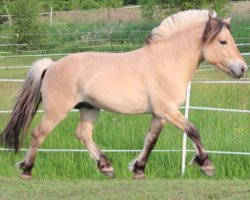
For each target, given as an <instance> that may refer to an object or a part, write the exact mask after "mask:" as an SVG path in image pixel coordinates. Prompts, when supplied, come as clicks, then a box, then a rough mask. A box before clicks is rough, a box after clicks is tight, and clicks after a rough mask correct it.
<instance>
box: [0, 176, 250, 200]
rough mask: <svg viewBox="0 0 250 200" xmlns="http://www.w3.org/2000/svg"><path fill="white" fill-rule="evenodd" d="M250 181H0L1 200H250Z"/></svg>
mask: <svg viewBox="0 0 250 200" xmlns="http://www.w3.org/2000/svg"><path fill="white" fill-rule="evenodd" d="M249 185H250V180H223V181H216V180H182V179H176V180H171V181H168V180H157V179H156V180H146V181H124V180H108V181H92V180H84V181H60V180H47V181H44V180H43V181H41V180H36V179H34V180H32V181H23V180H20V179H17V178H5V177H0V199H4V200H13V199H19V200H23V199H25V200H29V199H32V200H33V199H40V200H43V199H53V200H59V199H72V200H77V199H88V200H91V199H95V200H98V199H108V200H113V199H148V200H151V199H169V200H184V199H192V200H200V199H210V200H221V199H223V200H248V199H249V198H250V190H249Z"/></svg>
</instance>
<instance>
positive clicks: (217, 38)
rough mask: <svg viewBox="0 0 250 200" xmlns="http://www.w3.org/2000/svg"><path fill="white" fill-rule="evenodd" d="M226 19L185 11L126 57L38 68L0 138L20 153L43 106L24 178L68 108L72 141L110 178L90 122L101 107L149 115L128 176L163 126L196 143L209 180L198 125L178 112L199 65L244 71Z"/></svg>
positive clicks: (139, 174)
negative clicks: (74, 115) (76, 118)
mask: <svg viewBox="0 0 250 200" xmlns="http://www.w3.org/2000/svg"><path fill="white" fill-rule="evenodd" d="M229 23H230V19H225V20H220V19H217V18H216V13H215V12H213V11H208V10H189V11H184V12H179V13H177V14H174V15H172V16H169V17H167V18H166V19H164V20H163V21H162V23H161V24H160V25H159V26H158V27H156V28H154V29H153V31H152V32H151V34H150V35H149V37H148V38H147V40H146V44H145V45H144V46H143V47H142V48H140V49H137V50H134V51H130V52H125V53H97V52H88V53H75V54H71V55H68V56H66V57H64V58H62V59H60V60H58V61H56V62H53V61H52V60H50V59H42V60H39V61H37V62H35V63H34V64H33V65H32V67H31V69H30V71H29V73H28V77H27V79H26V81H25V82H24V84H23V87H22V89H21V91H20V95H19V97H18V99H17V102H16V104H15V106H14V109H13V112H12V114H11V117H10V121H9V123H8V125H7V127H6V128H5V129H4V131H3V132H2V134H1V140H2V142H3V143H4V144H5V147H6V148H14V149H15V150H16V151H18V150H19V148H20V146H21V143H22V142H23V140H24V138H25V135H26V132H27V129H28V127H29V125H30V123H31V120H32V118H33V117H34V115H35V113H36V111H37V108H38V105H39V104H40V102H41V101H42V103H43V109H44V114H43V117H42V119H41V121H40V123H39V125H38V126H37V127H36V128H35V129H34V130H33V131H32V139H31V144H30V148H29V150H28V152H27V154H26V157H25V159H24V160H23V161H22V162H20V163H19V164H18V166H19V168H20V169H21V170H22V174H21V177H22V178H30V177H31V171H32V168H33V165H34V162H35V157H36V154H37V151H38V148H39V146H40V145H41V144H42V143H43V141H44V140H45V138H46V137H47V136H48V134H49V133H50V132H51V131H52V129H53V128H54V127H55V126H56V125H57V124H58V123H59V122H60V121H62V119H64V118H65V117H66V115H67V114H68V113H69V112H70V110H71V109H73V108H77V109H79V111H80V122H79V124H78V127H77V130H76V137H77V138H79V140H80V141H81V142H82V143H84V145H85V147H86V148H87V149H88V150H89V152H90V154H91V156H92V157H93V158H94V159H95V160H96V163H97V167H98V168H99V170H100V171H101V172H102V173H104V174H105V175H107V176H110V177H113V176H114V170H113V168H112V165H111V162H110V161H109V160H108V158H107V157H106V156H105V155H104V154H103V153H102V152H101V150H100V149H99V148H98V147H97V146H96V144H95V142H94V141H93V138H92V134H93V128H94V123H95V121H96V118H97V116H98V114H99V112H100V110H101V109H103V110H106V111H110V112H116V113H125V114H140V113H150V114H152V121H151V124H150V129H149V132H148V134H147V136H146V139H145V143H144V147H143V150H142V151H141V153H140V155H139V156H138V158H137V159H136V160H135V162H133V163H132V167H131V170H132V172H133V174H134V178H136V179H140V178H144V170H145V166H146V163H147V160H148V157H149V155H150V152H151V150H152V149H153V148H154V146H155V144H156V142H157V139H158V136H159V134H160V132H161V130H162V128H163V126H164V124H165V123H166V122H169V123H171V124H172V125H174V126H176V127H177V128H179V129H181V130H183V131H185V132H186V134H187V135H188V136H189V138H190V139H191V140H192V142H193V143H194V146H195V149H196V156H195V157H194V159H193V161H194V162H195V163H197V164H198V165H199V166H200V167H201V170H202V172H204V173H205V174H206V175H209V176H212V175H213V174H214V167H213V165H212V163H211V161H210V160H209V158H208V154H207V153H206V151H205V149H204V148H203V145H202V142H201V139H200V135H199V133H198V130H197V129H196V128H195V126H194V125H193V124H192V123H190V122H189V121H187V120H186V119H185V117H184V116H183V115H182V114H181V112H180V111H179V106H180V105H181V104H182V103H183V102H184V101H185V94H186V88H187V85H188V82H189V81H190V80H191V78H192V76H193V74H194V72H195V70H196V69H197V67H198V66H199V64H200V63H201V62H202V61H204V60H205V61H207V62H209V63H211V64H212V65H214V66H215V67H217V68H219V69H221V70H222V71H224V72H226V73H227V74H229V75H231V76H232V77H234V78H241V77H242V76H243V75H244V73H245V72H246V71H247V65H246V63H245V62H244V59H243V57H242V56H241V54H240V52H239V50H238V49H237V47H236V45H235V42H234V40H233V38H232V36H231V34H230V30H229Z"/></svg>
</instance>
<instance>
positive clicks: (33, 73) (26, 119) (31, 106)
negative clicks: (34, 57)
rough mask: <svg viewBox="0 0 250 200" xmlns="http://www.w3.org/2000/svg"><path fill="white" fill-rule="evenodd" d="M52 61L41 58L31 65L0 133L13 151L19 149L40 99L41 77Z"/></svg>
mask: <svg viewBox="0 0 250 200" xmlns="http://www.w3.org/2000/svg"><path fill="white" fill-rule="evenodd" d="M52 62H53V61H52V60H50V59H41V60H39V61H37V62H35V63H34V64H33V65H32V67H31V69H30V71H29V73H28V77H27V79H26V80H25V82H24V84H23V86H22V89H21V90H20V93H19V95H18V98H17V100H16V104H15V106H14V108H13V112H12V113H11V116H10V120H9V123H8V124H7V126H6V128H5V129H4V131H3V132H2V133H1V135H0V142H1V143H2V144H3V145H4V146H5V148H10V149H15V152H18V150H19V149H20V147H21V144H22V143H23V140H24V138H25V135H26V133H27V129H28V128H29V126H30V123H31V121H32V119H33V118H34V116H35V114H36V112H37V109H38V106H39V104H40V102H41V100H42V97H41V93H40V90H41V86H42V79H43V76H44V74H45V71H46V69H47V67H48V66H49V65H50V64H51V63H52ZM20 141H21V142H20Z"/></svg>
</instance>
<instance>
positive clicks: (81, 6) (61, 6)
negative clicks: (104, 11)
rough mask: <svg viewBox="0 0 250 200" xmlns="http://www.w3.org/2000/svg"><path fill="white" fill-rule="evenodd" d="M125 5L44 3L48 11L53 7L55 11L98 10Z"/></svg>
mask: <svg viewBox="0 0 250 200" xmlns="http://www.w3.org/2000/svg"><path fill="white" fill-rule="evenodd" d="M122 5H123V1H122V0H74V1H72V0H61V1H58V0H46V1H43V10H44V11H48V10H49V9H50V7H51V6H52V7H53V10H54V11H68V10H81V9H84V10H89V9H97V8H116V7H121V6H122Z"/></svg>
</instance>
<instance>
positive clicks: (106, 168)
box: [76, 108, 114, 177]
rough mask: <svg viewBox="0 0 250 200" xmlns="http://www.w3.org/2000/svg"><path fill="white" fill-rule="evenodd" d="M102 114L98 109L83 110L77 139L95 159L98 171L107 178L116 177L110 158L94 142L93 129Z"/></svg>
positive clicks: (81, 110)
mask: <svg viewBox="0 0 250 200" xmlns="http://www.w3.org/2000/svg"><path fill="white" fill-rule="evenodd" d="M99 112H100V109H98V108H91V109H87V108H81V109H80V115H81V119H80V122H79V124H78V127H77V130H76V137H77V138H78V139H79V140H80V141H81V142H82V143H83V144H84V145H85V147H86V148H87V149H88V151H89V153H90V155H91V156H92V157H93V158H94V159H95V161H96V163H97V167H98V169H99V170H100V171H101V172H102V173H103V174H104V175H106V176H109V177H114V170H113V167H112V165H111V163H110V161H109V160H108V158H107V157H106V156H105V155H104V154H103V153H102V152H101V150H100V149H99V148H98V147H97V146H96V144H95V142H94V141H93V138H92V135H93V128H94V123H95V121H96V118H97V116H98V114H99Z"/></svg>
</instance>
